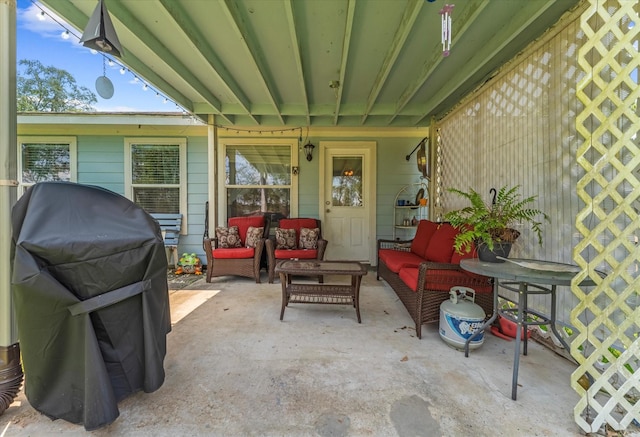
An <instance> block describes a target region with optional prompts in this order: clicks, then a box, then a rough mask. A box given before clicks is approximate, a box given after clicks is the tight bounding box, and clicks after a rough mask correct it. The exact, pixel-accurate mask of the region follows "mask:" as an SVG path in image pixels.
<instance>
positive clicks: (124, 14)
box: [109, 0, 224, 117]
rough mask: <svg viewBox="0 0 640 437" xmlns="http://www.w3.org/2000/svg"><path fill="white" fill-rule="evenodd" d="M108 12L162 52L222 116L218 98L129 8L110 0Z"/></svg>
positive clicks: (169, 64) (140, 39)
mask: <svg viewBox="0 0 640 437" xmlns="http://www.w3.org/2000/svg"><path fill="white" fill-rule="evenodd" d="M109 12H110V14H111V16H112V17H115V18H116V19H117V20H118V21H119V22H120V23H122V24H123V25H124V26H125V27H126V28H128V29H129V30H130V31H131V32H133V33H135V35H136V37H137V38H138V40H139V41H140V42H141V43H142V44H144V45H145V46H147V47H148V48H149V50H151V51H152V52H154V53H162V54H163V57H162V60H163V61H164V63H165V64H167V65H168V66H169V67H170V68H171V69H172V70H173V71H174V72H176V73H177V75H178V76H179V77H180V78H182V79H183V80H184V81H185V83H187V84H188V85H189V86H190V87H191V88H193V89H194V90H195V91H196V92H197V93H198V94H200V95H201V96H202V98H203V99H205V100H206V101H207V102H209V103H210V104H211V106H213V107H214V108H215V110H216V111H217V112H218V115H220V116H222V117H224V115H223V114H222V104H221V103H220V101H219V100H218V98H217V97H216V96H215V95H214V94H213V93H212V92H211V91H209V89H208V88H207V87H206V86H205V85H204V84H203V83H202V82H201V81H200V80H199V79H198V78H197V77H196V76H195V75H194V74H193V73H192V72H191V70H189V68H187V67H186V66H185V65H184V64H183V63H182V62H181V61H180V60H179V59H178V58H177V57H176V56H175V55H174V54H173V53H171V52H169V51H168V50H167V49H166V47H165V46H164V44H162V43H161V42H160V41H159V40H158V39H157V38H156V37H155V35H154V34H153V33H152V32H151V31H150V30H149V29H148V28H147V27H146V26H144V25H143V24H142V23H141V22H140V20H138V19H137V18H136V17H134V16H133V15H132V14H131V13H130V12H129V10H128V9H126V8H125V7H124V5H123V4H122V2H121V1H120V0H111V2H110V3H109ZM125 56H126V54H125Z"/></svg>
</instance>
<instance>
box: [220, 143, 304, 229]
mask: <svg viewBox="0 0 640 437" xmlns="http://www.w3.org/2000/svg"><path fill="white" fill-rule="evenodd" d="M220 143H221V147H218V187H220V188H221V192H220V193H219V195H218V223H224V224H223V225H221V226H226V222H227V220H226V217H227V196H226V190H227V185H226V180H225V179H226V173H225V156H226V154H227V147H228V146H245V145H246V146H265V147H268V146H287V145H288V146H289V147H291V167H292V168H293V167H297V166H298V147H299V145H298V139H297V138H268V139H261V138H225V139H221V140H220ZM251 187H252V186H250V185H247V186H243V188H251ZM274 187H280V185H276V186H274ZM289 202H290V205H289V215H290V216H291V217H298V175H297V174H294V173H293V172H292V174H291V196H290V198H289Z"/></svg>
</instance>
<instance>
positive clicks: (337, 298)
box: [275, 260, 367, 323]
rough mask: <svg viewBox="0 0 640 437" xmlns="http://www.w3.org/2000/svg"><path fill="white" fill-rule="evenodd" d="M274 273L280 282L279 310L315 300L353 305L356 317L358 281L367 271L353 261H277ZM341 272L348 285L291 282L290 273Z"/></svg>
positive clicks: (358, 305)
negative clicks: (348, 279)
mask: <svg viewBox="0 0 640 437" xmlns="http://www.w3.org/2000/svg"><path fill="white" fill-rule="evenodd" d="M275 272H276V273H277V274H278V275H279V276H280V283H281V284H282V309H281V310H280V320H282V318H283V317H284V309H285V307H287V306H288V305H289V304H290V303H319V304H333V305H353V306H354V307H355V309H356V315H357V316H358V323H361V320H360V282H361V280H362V277H363V276H364V275H366V274H367V269H366V268H365V266H363V265H362V264H360V263H359V262H355V261H316V260H308V261H304V260H303V261H295V260H286V261H280V262H279V263H278V264H277V265H276V269H275ZM324 275H338V276H341V275H344V276H350V277H351V284H315V283H295V284H294V283H292V281H291V277H292V276H314V277H317V276H324Z"/></svg>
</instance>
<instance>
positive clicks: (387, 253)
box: [378, 249, 424, 273]
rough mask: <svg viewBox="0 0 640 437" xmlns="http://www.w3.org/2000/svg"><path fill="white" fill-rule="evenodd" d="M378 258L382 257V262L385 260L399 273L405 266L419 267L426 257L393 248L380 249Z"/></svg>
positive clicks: (394, 271)
mask: <svg viewBox="0 0 640 437" xmlns="http://www.w3.org/2000/svg"><path fill="white" fill-rule="evenodd" d="M378 258H380V262H384V264H385V265H386V266H387V267H388V268H389V270H391V271H392V272H393V273H398V272H399V271H400V269H401V268H402V267H404V266H414V267H417V266H419V265H420V263H421V262H424V259H422V258H420V257H419V256H418V255H416V254H415V253H413V252H404V251H401V250H393V249H380V250H379V251H378Z"/></svg>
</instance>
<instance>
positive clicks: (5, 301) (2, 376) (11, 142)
mask: <svg viewBox="0 0 640 437" xmlns="http://www.w3.org/2000/svg"><path fill="white" fill-rule="evenodd" d="M16 131H17V118H16V0H0V414H2V413H3V412H4V411H5V410H6V409H7V408H8V407H9V405H11V403H12V402H13V399H14V398H15V397H16V395H17V394H18V391H19V390H20V385H21V384H22V376H23V375H22V366H21V365H20V346H19V344H18V329H17V325H16V320H15V314H14V312H13V302H12V299H11V262H10V260H11V207H12V206H13V204H14V203H15V202H16V199H17V193H18V188H17V186H18V182H17V155H16V141H17V132H16Z"/></svg>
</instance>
